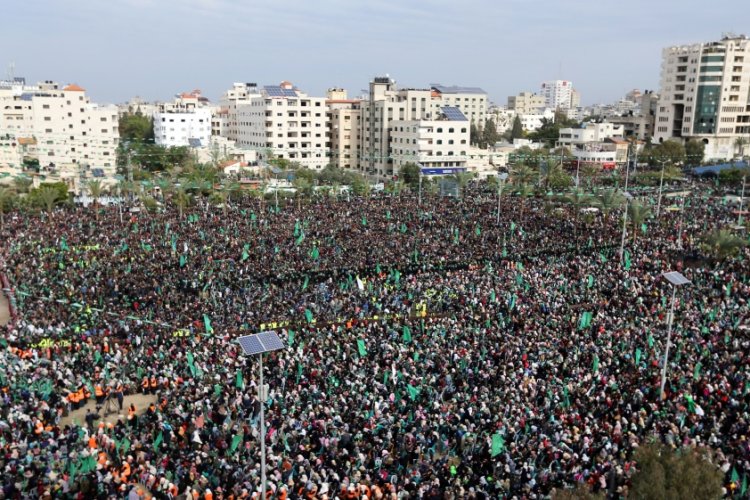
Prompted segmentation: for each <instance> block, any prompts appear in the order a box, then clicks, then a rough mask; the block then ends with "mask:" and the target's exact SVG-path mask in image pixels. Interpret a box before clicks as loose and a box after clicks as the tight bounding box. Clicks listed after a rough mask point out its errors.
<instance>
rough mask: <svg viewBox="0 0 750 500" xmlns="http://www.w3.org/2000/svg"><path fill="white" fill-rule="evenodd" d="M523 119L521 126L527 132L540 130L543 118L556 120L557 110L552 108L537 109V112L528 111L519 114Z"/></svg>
mask: <svg viewBox="0 0 750 500" xmlns="http://www.w3.org/2000/svg"><path fill="white" fill-rule="evenodd" d="M518 116H519V118H520V119H521V126H522V127H523V129H524V130H525V131H527V132H533V131H534V130H538V129H539V128H540V127H541V126H542V123H543V122H542V120H552V121H554V120H555V111H554V110H553V109H550V108H545V109H544V110H541V111H537V112H536V113H526V114H523V115H518Z"/></svg>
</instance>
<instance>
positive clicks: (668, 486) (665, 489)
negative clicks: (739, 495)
mask: <svg viewBox="0 0 750 500" xmlns="http://www.w3.org/2000/svg"><path fill="white" fill-rule="evenodd" d="M710 453H711V452H710V451H709V450H705V449H695V448H687V447H686V448H680V449H679V450H673V449H672V448H670V447H668V446H665V445H662V444H647V445H642V446H640V447H639V448H638V449H637V450H636V452H635V460H636V463H637V464H638V465H637V471H636V473H635V474H633V477H632V486H631V488H630V493H629V495H628V498H633V499H636V500H681V499H685V498H690V499H691V500H714V499H716V498H721V497H722V480H723V474H722V472H721V470H720V469H719V468H718V467H717V466H715V465H714V464H712V463H711V462H710Z"/></svg>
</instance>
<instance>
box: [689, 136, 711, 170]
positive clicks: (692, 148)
mask: <svg viewBox="0 0 750 500" xmlns="http://www.w3.org/2000/svg"><path fill="white" fill-rule="evenodd" d="M705 154H706V145H705V144H703V141H699V140H696V139H690V140H689V141H687V142H686V143H685V158H686V160H687V163H688V165H700V164H701V163H703V157H704V156H705Z"/></svg>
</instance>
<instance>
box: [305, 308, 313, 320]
mask: <svg viewBox="0 0 750 500" xmlns="http://www.w3.org/2000/svg"><path fill="white" fill-rule="evenodd" d="M305 319H306V320H307V322H308V323H312V322H313V315H312V313H311V312H310V309H305Z"/></svg>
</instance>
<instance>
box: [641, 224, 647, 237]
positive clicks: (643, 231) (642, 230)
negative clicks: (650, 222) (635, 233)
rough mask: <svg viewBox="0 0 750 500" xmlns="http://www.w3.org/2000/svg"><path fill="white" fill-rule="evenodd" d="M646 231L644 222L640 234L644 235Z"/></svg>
mask: <svg viewBox="0 0 750 500" xmlns="http://www.w3.org/2000/svg"><path fill="white" fill-rule="evenodd" d="M647 231H648V228H647V227H646V223H645V222H644V223H643V224H641V232H642V233H643V234H646V232H647Z"/></svg>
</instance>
